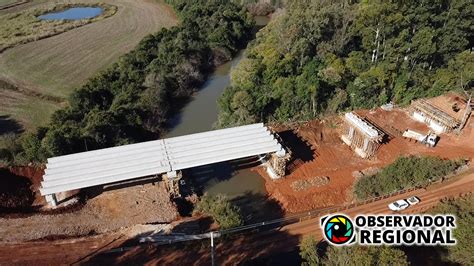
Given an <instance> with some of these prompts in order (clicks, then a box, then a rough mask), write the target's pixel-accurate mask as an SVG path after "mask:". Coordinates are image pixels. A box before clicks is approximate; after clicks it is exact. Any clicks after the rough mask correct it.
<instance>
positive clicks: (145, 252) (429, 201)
mask: <svg viewBox="0 0 474 266" xmlns="http://www.w3.org/2000/svg"><path fill="white" fill-rule="evenodd" d="M473 189H474V168H471V169H470V170H468V171H467V172H465V173H463V174H461V175H460V176H458V177H456V178H454V179H452V180H450V181H447V182H444V183H441V184H438V185H435V186H433V187H429V188H428V189H427V190H424V189H420V190H416V191H413V192H410V193H407V194H404V195H399V196H395V197H391V198H387V199H384V200H381V201H377V202H373V203H370V204H366V205H362V206H358V207H355V208H352V209H349V210H347V211H345V212H344V213H346V214H347V215H349V216H353V215H355V214H360V213H373V214H379V213H389V210H388V209H387V205H388V203H390V202H393V201H395V200H398V199H400V198H406V197H408V196H410V195H417V196H418V197H419V198H420V199H421V202H420V203H419V205H417V206H416V208H412V209H407V211H409V212H416V213H417V212H420V211H424V210H425V209H426V208H429V207H431V206H433V205H434V204H436V203H437V202H439V200H440V199H443V198H445V197H456V196H459V195H461V194H466V193H469V192H472V191H473ZM405 213H406V212H405ZM304 234H312V235H316V236H317V237H321V234H320V227H319V218H315V219H311V220H307V221H303V222H300V223H296V224H291V225H288V226H285V227H282V228H280V229H279V230H277V231H272V232H269V233H263V234H256V235H253V236H241V237H237V238H234V239H230V240H228V241H225V242H220V243H219V244H218V246H217V251H216V254H218V257H217V258H218V262H219V263H222V264H224V265H230V264H235V263H239V262H242V261H245V260H251V259H255V258H258V257H263V256H267V255H269V254H273V253H275V252H277V253H281V252H285V251H289V250H293V249H295V248H296V246H297V244H298V242H299V238H300V237H301V235H304ZM126 241H127V239H126V237H123V236H122V235H121V234H109V235H102V236H97V237H87V238H79V239H74V240H58V241H39V242H31V243H23V244H16V245H3V246H2V247H0V263H2V262H15V263H22V264H38V263H41V264H48V263H49V264H54V263H58V261H61V263H66V264H70V263H74V262H78V261H80V262H89V263H112V262H114V263H117V262H122V263H127V262H128V263H130V262H135V263H137V262H141V263H145V262H147V263H152V264H159V265H175V264H176V262H178V261H179V262H180V264H182V265H203V264H204V265H209V264H210V255H209V249H208V247H207V242H206V244H205V245H204V246H203V247H202V248H199V247H196V245H195V246H189V245H188V246H186V248H179V249H177V250H170V248H169V247H164V246H158V247H146V246H143V247H136V248H134V249H132V250H130V251H127V252H125V253H122V252H119V253H110V254H107V253H104V254H101V255H99V254H100V253H103V252H105V251H107V250H110V249H112V248H116V247H119V246H121V245H122V244H123V243H125V242H126Z"/></svg>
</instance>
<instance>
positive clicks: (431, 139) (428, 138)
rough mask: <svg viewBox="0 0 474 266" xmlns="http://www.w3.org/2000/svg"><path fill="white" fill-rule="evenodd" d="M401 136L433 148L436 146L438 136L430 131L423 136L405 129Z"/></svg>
mask: <svg viewBox="0 0 474 266" xmlns="http://www.w3.org/2000/svg"><path fill="white" fill-rule="evenodd" d="M402 136H403V137H405V138H410V139H414V140H416V141H419V142H421V143H423V144H425V145H426V146H428V147H434V146H435V145H436V143H437V142H438V136H437V135H436V134H434V133H432V132H431V131H430V132H428V134H426V135H424V134H421V133H418V132H416V131H413V130H410V129H407V130H405V132H403V135H402Z"/></svg>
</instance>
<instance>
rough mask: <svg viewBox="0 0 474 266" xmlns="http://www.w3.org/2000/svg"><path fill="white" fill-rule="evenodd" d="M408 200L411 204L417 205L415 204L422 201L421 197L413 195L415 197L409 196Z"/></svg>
mask: <svg viewBox="0 0 474 266" xmlns="http://www.w3.org/2000/svg"><path fill="white" fill-rule="evenodd" d="M406 201H407V202H408V204H410V205H415V204H418V203H419V202H420V199H419V198H418V197H417V196H413V197H409V198H408V199H406Z"/></svg>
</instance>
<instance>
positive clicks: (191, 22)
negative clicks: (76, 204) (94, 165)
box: [11, 0, 254, 162]
mask: <svg viewBox="0 0 474 266" xmlns="http://www.w3.org/2000/svg"><path fill="white" fill-rule="evenodd" d="M169 2H170V3H171V4H172V5H173V6H174V7H175V8H176V10H177V12H178V15H179V17H180V18H181V23H180V25H179V26H176V27H173V28H171V29H163V30H161V31H160V32H158V33H156V34H153V35H149V36H147V37H145V38H144V39H143V40H142V41H141V42H140V43H139V45H138V46H137V47H136V48H135V49H134V50H133V51H131V52H130V53H128V54H126V55H124V56H122V57H121V58H120V59H119V61H118V62H117V63H115V64H114V65H113V66H112V67H110V68H109V69H107V70H105V71H103V72H102V73H100V74H99V75H97V76H96V77H94V78H91V79H90V80H89V81H88V82H87V83H86V84H85V85H84V86H82V87H81V88H79V89H77V90H76V91H75V92H74V93H73V94H72V95H71V97H70V99H69V106H68V107H66V108H64V109H62V110H59V111H57V112H55V113H54V114H53V116H52V118H51V122H50V124H49V125H48V126H47V127H42V128H39V129H38V130H37V132H35V133H34V134H29V135H27V136H24V137H23V139H22V141H21V148H20V149H19V152H18V154H13V156H11V157H14V159H15V160H16V161H21V162H38V161H44V160H45V159H46V158H48V157H51V156H57V155H63V154H69V153H75V152H82V151H87V150H94V149H99V148H105V147H111V146H116V145H121V144H127V143H133V142H139V141H145V140H150V139H154V138H156V137H157V136H158V135H159V134H160V132H162V131H163V129H164V128H165V127H166V121H167V119H168V118H169V117H170V115H171V112H172V110H173V108H176V107H177V106H179V103H180V102H182V99H183V98H186V97H189V96H190V95H191V94H192V93H193V92H194V91H196V89H197V88H199V86H200V85H201V84H202V83H203V82H204V80H205V78H206V74H207V73H208V72H209V71H210V69H211V68H212V67H214V66H215V65H217V64H220V63H222V62H224V61H226V60H229V59H231V58H232V56H233V55H234V54H235V53H236V52H237V51H238V50H239V49H240V48H241V47H243V46H244V45H245V44H246V43H247V41H248V39H249V38H250V36H251V32H252V28H253V25H254V21H253V18H252V17H251V15H250V14H248V13H247V12H246V11H245V10H244V9H243V8H242V7H241V6H239V5H237V4H234V3H229V2H225V1H206V0H200V1H169Z"/></svg>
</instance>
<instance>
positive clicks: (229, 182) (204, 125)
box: [165, 17, 268, 198]
mask: <svg viewBox="0 0 474 266" xmlns="http://www.w3.org/2000/svg"><path fill="white" fill-rule="evenodd" d="M256 23H257V26H260V27H261V26H264V25H266V24H267V23H268V18H267V17H257V18H256ZM244 52H245V50H242V51H240V52H239V53H238V54H237V55H236V56H235V57H234V59H232V60H231V61H230V62H227V63H225V64H223V65H221V66H219V67H217V68H216V69H215V70H214V72H213V73H212V74H211V75H210V76H209V77H208V79H207V81H206V83H205V84H204V85H203V86H202V88H201V89H200V90H199V91H198V92H197V93H196V94H195V95H194V96H193V97H192V98H191V100H190V102H189V103H188V104H187V105H186V106H185V107H184V108H183V109H182V110H181V111H180V112H179V113H178V114H177V115H175V116H174V117H173V118H172V119H171V125H172V128H171V130H170V131H169V132H168V133H167V134H166V135H165V137H166V138H169V137H177V136H182V135H187V134H192V133H198V132H203V131H209V130H212V129H213V125H214V124H215V122H216V121H217V113H218V108H217V100H218V98H219V97H220V95H221V94H222V93H223V91H224V89H225V88H226V87H228V86H229V84H230V72H231V70H232V68H234V67H235V66H236V65H237V64H238V63H239V62H240V60H241V59H242V58H243V56H244ZM251 163H252V161H239V162H231V163H228V162H225V163H218V164H213V165H207V166H203V167H196V168H193V169H190V170H187V171H185V172H184V176H185V177H186V178H188V179H191V180H192V181H193V183H194V184H195V185H196V186H197V187H198V188H199V189H200V190H201V191H202V192H207V193H208V194H210V195H216V194H225V195H227V196H228V197H230V198H236V197H239V196H243V195H246V194H248V193H251V194H259V195H266V194H267V193H266V190H265V181H264V180H263V178H262V177H261V176H260V175H258V174H257V173H255V172H253V171H250V169H249V167H246V165H248V164H251Z"/></svg>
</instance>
